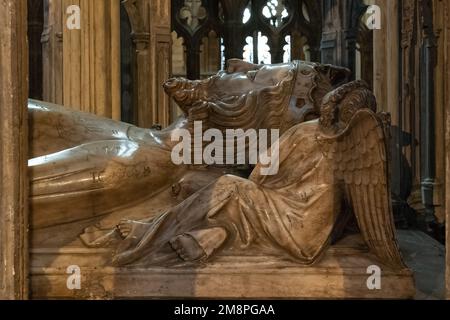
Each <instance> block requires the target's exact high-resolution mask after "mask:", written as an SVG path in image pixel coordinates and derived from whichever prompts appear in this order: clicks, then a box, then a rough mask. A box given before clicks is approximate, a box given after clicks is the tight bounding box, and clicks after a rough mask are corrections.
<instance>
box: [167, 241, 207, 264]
mask: <svg viewBox="0 0 450 320" xmlns="http://www.w3.org/2000/svg"><path fill="white" fill-rule="evenodd" d="M170 245H171V246H172V249H173V250H175V251H176V253H177V254H178V256H179V257H180V258H181V259H183V260H184V261H198V260H201V259H203V258H205V257H206V253H205V251H204V250H203V248H202V247H201V246H200V245H199V244H198V242H197V241H196V240H195V239H194V238H193V237H192V236H190V235H187V234H183V235H181V236H178V237H175V238H173V239H172V240H171V241H170Z"/></svg>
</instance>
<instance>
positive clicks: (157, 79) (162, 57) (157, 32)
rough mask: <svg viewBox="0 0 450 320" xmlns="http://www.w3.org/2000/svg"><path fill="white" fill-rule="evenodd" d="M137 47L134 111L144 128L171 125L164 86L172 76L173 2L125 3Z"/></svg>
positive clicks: (134, 0) (140, 0)
mask: <svg viewBox="0 0 450 320" xmlns="http://www.w3.org/2000/svg"><path fill="white" fill-rule="evenodd" d="M122 3H123V5H124V6H125V9H126V12H127V15H128V18H129V20H130V25H131V28H132V40H133V44H134V49H135V52H134V56H133V61H134V65H133V71H134V72H133V73H134V77H133V84H134V92H133V96H134V110H135V113H136V116H137V117H136V118H137V119H136V122H137V125H138V126H140V127H146V128H149V127H151V126H153V125H157V124H159V125H162V126H167V125H169V123H170V122H171V120H172V119H171V114H170V109H171V107H170V100H169V98H168V97H167V95H166V94H165V93H164V89H163V87H162V85H163V83H164V81H165V80H167V79H168V78H169V77H170V75H171V73H172V70H171V69H172V68H171V66H172V64H171V57H172V36H171V29H170V28H171V25H170V24H171V18H170V17H171V15H170V13H171V2H170V1H166V0H124V1H123V2H122Z"/></svg>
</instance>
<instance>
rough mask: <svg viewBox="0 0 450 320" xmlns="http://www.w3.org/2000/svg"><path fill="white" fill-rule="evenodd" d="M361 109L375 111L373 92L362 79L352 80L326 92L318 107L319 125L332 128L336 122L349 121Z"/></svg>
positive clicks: (375, 104) (375, 103)
mask: <svg viewBox="0 0 450 320" xmlns="http://www.w3.org/2000/svg"><path fill="white" fill-rule="evenodd" d="M361 109H369V110H371V111H373V112H376V111H377V102H376V99H375V96H374V94H373V93H372V91H371V90H370V89H369V86H368V85H367V83H366V82H365V81H363V80H357V81H352V82H349V83H347V84H344V85H342V86H340V87H339V88H337V89H336V90H333V91H331V92H330V93H328V94H327V95H326V96H325V97H324V98H323V101H322V107H321V109H320V120H319V121H320V125H321V126H322V127H323V128H330V129H331V128H333V127H335V126H336V124H337V123H338V122H343V123H349V122H350V120H351V119H352V118H353V116H354V115H355V113H356V112H357V111H359V110H361Z"/></svg>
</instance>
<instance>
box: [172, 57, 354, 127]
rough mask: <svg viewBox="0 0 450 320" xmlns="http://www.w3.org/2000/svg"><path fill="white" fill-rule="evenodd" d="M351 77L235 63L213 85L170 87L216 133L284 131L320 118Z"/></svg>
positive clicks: (329, 69)
mask: <svg viewBox="0 0 450 320" xmlns="http://www.w3.org/2000/svg"><path fill="white" fill-rule="evenodd" d="M348 75H349V71H348V70H347V69H344V68H338V67H333V66H327V65H321V64H316V63H310V62H303V61H295V62H292V63H285V64H274V65H255V64H251V63H248V62H245V61H242V60H237V59H232V60H230V61H228V66H227V69H226V70H225V71H220V72H219V73H218V74H217V75H215V76H212V77H210V78H208V79H205V80H197V81H190V80H186V79H183V78H176V79H171V80H169V81H167V82H166V83H165V85H164V87H165V89H166V92H167V93H168V94H169V96H171V97H172V98H173V99H174V100H175V102H176V103H177V104H178V105H179V106H180V108H181V109H182V110H183V111H184V112H185V114H186V115H187V116H188V117H190V118H192V119H193V120H204V121H209V122H210V123H209V124H210V126H212V125H213V126H214V127H215V128H219V129H223V128H235V127H239V128H255V129H258V128H278V129H282V130H284V129H288V128H289V127H291V126H293V125H295V124H298V123H300V122H303V121H306V120H310V119H312V118H318V117H319V116H320V107H321V103H322V99H323V97H324V96H325V95H326V94H327V93H328V92H330V91H331V90H332V89H333V88H334V87H335V85H337V84H339V82H340V81H342V80H345V79H346V78H347V77H348Z"/></svg>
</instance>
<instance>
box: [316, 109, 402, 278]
mask: <svg viewBox="0 0 450 320" xmlns="http://www.w3.org/2000/svg"><path fill="white" fill-rule="evenodd" d="M320 141H321V145H322V147H324V153H325V154H326V156H327V158H329V159H330V160H332V161H331V163H333V166H334V173H335V176H334V178H335V179H338V180H339V181H340V182H342V183H343V185H344V186H345V194H346V198H347V201H348V203H349V205H350V206H351V208H352V210H353V212H354V214H355V216H356V218H357V221H358V225H359V228H360V230H361V234H362V236H363V238H364V240H365V242H366V243H367V246H368V247H369V249H370V251H371V252H373V253H374V254H375V255H376V256H377V257H378V258H379V259H380V260H381V261H382V262H383V263H385V264H386V265H389V266H391V267H394V268H401V269H402V268H405V267H406V266H405V264H404V262H403V259H402V256H401V254H400V250H399V247H398V243H397V239H396V234H395V225H394V219H393V214H392V205H391V197H390V191H389V179H388V174H389V172H388V162H387V153H386V150H387V146H386V142H387V139H386V135H385V130H384V125H383V122H382V121H381V119H380V118H379V117H378V116H377V115H376V114H375V113H373V112H372V111H370V110H368V109H363V110H360V111H358V112H356V113H355V115H354V116H353V118H352V120H351V121H350V122H349V124H348V126H347V127H346V128H345V129H343V130H341V131H340V132H339V133H338V134H337V135H334V136H326V135H323V136H322V137H320Z"/></svg>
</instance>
